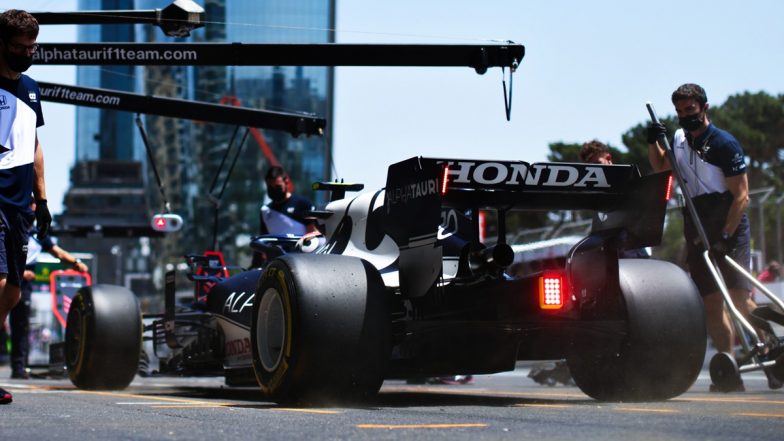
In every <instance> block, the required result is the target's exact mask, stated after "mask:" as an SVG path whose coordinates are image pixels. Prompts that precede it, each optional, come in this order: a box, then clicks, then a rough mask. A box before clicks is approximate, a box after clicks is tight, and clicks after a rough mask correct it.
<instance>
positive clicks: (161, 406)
mask: <svg viewBox="0 0 784 441" xmlns="http://www.w3.org/2000/svg"><path fill="white" fill-rule="evenodd" d="M230 406H231V405H230V404H206V403H205V404H199V403H194V404H191V405H188V404H182V405H179V404H159V405H154V406H150V407H151V408H153V409H214V408H218V407H230Z"/></svg>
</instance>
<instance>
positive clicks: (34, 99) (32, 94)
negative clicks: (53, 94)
mask: <svg viewBox="0 0 784 441" xmlns="http://www.w3.org/2000/svg"><path fill="white" fill-rule="evenodd" d="M27 97H28V98H30V102H31V103H35V102H38V96H37V95H36V94H35V92H30V93H28V94H27Z"/></svg>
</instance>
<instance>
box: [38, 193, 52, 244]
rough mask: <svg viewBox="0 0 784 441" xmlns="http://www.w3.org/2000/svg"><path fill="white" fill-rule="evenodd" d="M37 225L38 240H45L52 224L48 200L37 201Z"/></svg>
mask: <svg viewBox="0 0 784 441" xmlns="http://www.w3.org/2000/svg"><path fill="white" fill-rule="evenodd" d="M35 223H36V224H37V225H38V239H43V238H44V237H46V235H47V234H49V226H50V225H51V224H52V215H51V214H49V207H48V206H46V199H38V200H37V201H35Z"/></svg>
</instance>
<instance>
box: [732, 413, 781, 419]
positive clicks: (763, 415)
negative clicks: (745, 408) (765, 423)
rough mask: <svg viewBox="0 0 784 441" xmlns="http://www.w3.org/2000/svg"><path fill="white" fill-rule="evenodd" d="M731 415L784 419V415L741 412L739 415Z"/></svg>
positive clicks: (734, 414)
mask: <svg viewBox="0 0 784 441" xmlns="http://www.w3.org/2000/svg"><path fill="white" fill-rule="evenodd" d="M731 415H732V416H747V417H760V418H784V413H761V412H739V413H733V414H731Z"/></svg>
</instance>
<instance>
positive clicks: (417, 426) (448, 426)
mask: <svg viewBox="0 0 784 441" xmlns="http://www.w3.org/2000/svg"><path fill="white" fill-rule="evenodd" d="M355 427H357V428H358V429H465V428H475V427H487V424H482V423H470V424H357V425H356V426H355Z"/></svg>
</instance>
